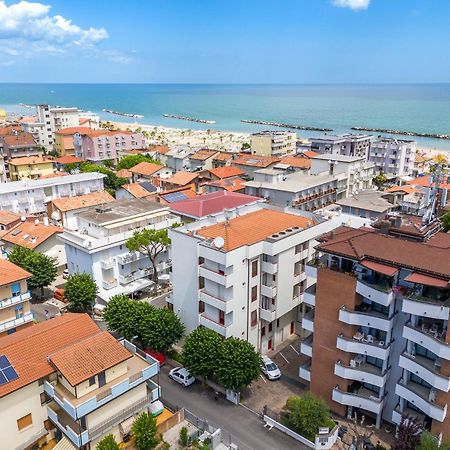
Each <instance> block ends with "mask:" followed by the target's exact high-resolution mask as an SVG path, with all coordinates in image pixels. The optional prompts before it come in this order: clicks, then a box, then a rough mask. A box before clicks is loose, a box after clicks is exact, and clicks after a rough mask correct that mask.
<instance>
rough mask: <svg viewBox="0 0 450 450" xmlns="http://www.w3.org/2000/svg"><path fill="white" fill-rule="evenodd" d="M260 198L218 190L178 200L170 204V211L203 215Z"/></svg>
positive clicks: (195, 215) (189, 214)
mask: <svg viewBox="0 0 450 450" xmlns="http://www.w3.org/2000/svg"><path fill="white" fill-rule="evenodd" d="M258 200H261V199H260V198H259V197H253V196H251V195H245V194H238V193H236V192H227V191H218V192H211V193H209V194H203V195H199V196H197V197H196V198H193V199H187V200H180V201H179V202H176V203H173V204H171V205H170V209H171V210H172V212H175V213H179V214H183V215H185V216H189V217H195V218H200V217H205V216H209V215H210V214H217V213H219V212H222V211H223V210H224V209H232V208H237V207H238V206H242V205H247V204H249V203H253V202H256V201H258Z"/></svg>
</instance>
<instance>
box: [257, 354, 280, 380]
mask: <svg viewBox="0 0 450 450" xmlns="http://www.w3.org/2000/svg"><path fill="white" fill-rule="evenodd" d="M261 372H262V373H263V374H264V375H265V376H266V377H267V378H268V379H269V380H278V378H280V377H281V371H280V369H279V368H278V366H277V365H276V364H275V363H274V362H273V361H272V360H271V359H270V358H268V357H267V356H263V357H262V362H261Z"/></svg>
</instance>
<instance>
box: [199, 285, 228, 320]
mask: <svg viewBox="0 0 450 450" xmlns="http://www.w3.org/2000/svg"><path fill="white" fill-rule="evenodd" d="M199 300H201V301H202V302H204V303H206V304H208V305H211V306H214V308H217V309H219V310H220V311H223V312H224V313H225V314H228V313H229V312H231V311H232V307H231V302H230V301H226V300H223V299H221V298H219V297H217V296H215V295H211V294H210V293H208V292H206V291H205V290H204V289H201V290H200V291H199Z"/></svg>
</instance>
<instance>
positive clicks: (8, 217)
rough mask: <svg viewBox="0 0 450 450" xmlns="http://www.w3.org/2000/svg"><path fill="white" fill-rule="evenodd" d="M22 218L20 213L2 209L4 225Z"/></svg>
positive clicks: (0, 221) (0, 211) (1, 220)
mask: <svg viewBox="0 0 450 450" xmlns="http://www.w3.org/2000/svg"><path fill="white" fill-rule="evenodd" d="M18 220H20V215H19V214H15V213H13V212H9V211H3V210H0V223H1V224H2V225H9V224H11V223H14V222H16V221H18Z"/></svg>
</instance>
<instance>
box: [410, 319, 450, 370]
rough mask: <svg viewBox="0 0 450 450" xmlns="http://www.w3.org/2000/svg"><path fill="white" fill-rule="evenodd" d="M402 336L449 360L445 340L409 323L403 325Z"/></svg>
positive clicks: (449, 354) (448, 351)
mask: <svg viewBox="0 0 450 450" xmlns="http://www.w3.org/2000/svg"><path fill="white" fill-rule="evenodd" d="M403 337H404V338H405V339H408V340H410V341H412V342H415V343H416V344H419V345H421V346H422V347H425V348H426V349H428V350H429V351H430V352H433V353H434V354H435V355H437V356H438V357H439V358H443V359H446V360H447V361H450V345H448V344H447V343H446V342H444V341H442V340H440V339H437V338H436V337H433V336H431V335H430V334H428V333H427V332H425V331H423V330H421V329H420V328H415V327H413V326H412V325H410V324H407V325H405V326H404V327H403Z"/></svg>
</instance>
